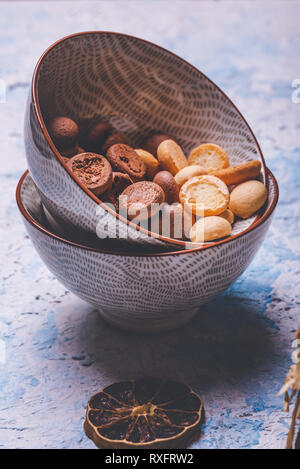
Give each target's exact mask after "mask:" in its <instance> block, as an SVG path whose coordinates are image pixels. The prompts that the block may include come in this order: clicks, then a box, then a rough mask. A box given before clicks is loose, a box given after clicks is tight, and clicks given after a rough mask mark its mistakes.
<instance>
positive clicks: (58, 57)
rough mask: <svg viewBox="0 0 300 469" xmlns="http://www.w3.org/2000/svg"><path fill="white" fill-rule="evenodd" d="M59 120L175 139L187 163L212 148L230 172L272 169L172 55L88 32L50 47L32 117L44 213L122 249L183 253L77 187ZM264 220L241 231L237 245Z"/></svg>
mask: <svg viewBox="0 0 300 469" xmlns="http://www.w3.org/2000/svg"><path fill="white" fill-rule="evenodd" d="M55 115H67V116H69V117H71V118H73V119H74V120H75V121H77V122H78V123H79V125H81V124H83V125H84V123H86V122H87V121H93V120H97V119H103V120H106V121H109V122H110V123H111V124H112V126H113V127H114V128H115V129H116V130H118V131H121V132H124V133H125V134H126V135H127V136H128V138H129V140H130V142H131V144H132V146H133V147H135V148H137V147H140V145H141V142H142V140H143V138H145V136H147V135H149V134H150V133H151V132H153V131H154V130H157V131H160V132H164V133H166V134H169V135H173V136H174V137H176V139H177V140H178V142H179V143H180V144H181V146H182V147H183V149H184V151H185V153H186V154H188V153H189V151H190V150H191V149H192V148H193V147H194V146H196V145H199V144H200V143H203V142H214V143H217V144H219V145H221V146H222V147H224V148H225V150H226V151H227V152H228V154H229V155H230V163H231V165H233V164H238V163H241V162H245V161H248V160H252V159H260V160H261V162H262V174H261V178H262V180H265V163H264V160H263V156H262V153H261V150H260V148H259V145H258V143H257V141H256V139H255V137H254V135H253V132H252V131H251V129H250V128H249V126H248V124H247V123H246V121H245V119H244V118H243V116H242V115H241V114H240V112H239V111H238V109H237V108H236V107H235V106H234V104H233V103H232V102H231V101H230V100H229V99H228V98H227V96H225V94H224V93H223V92H222V91H221V90H220V89H219V88H218V87H217V86H216V85H215V84H214V83H213V82H212V81H211V80H209V79H208V78H207V77H206V76H205V75H203V74H202V73H201V72H199V71H198V70H197V69H196V68H195V67H193V66H192V65H190V64H188V63H187V62H186V61H184V60H183V59H181V58H180V57H178V56H176V55H174V54H173V53H171V52H169V51H167V50H165V49H163V48H161V47H159V46H156V45H154V44H151V43H149V42H147V41H144V40H142V39H137V38H135V37H131V36H127V35H125V34H118V33H109V32H99V31H98V32H87V33H78V34H75V35H72V36H68V37H67V38H64V39H62V40H60V41H58V42H56V43H55V44H54V45H52V46H51V47H50V48H49V49H48V50H47V51H46V52H45V53H44V54H43V56H42V57H41V58H40V60H39V62H38V64H37V67H36V69H35V72H34V76H33V81H32V88H31V92H30V95H29V99H28V105H27V111H26V118H25V146H26V154H27V159H28V165H29V169H30V172H31V175H32V177H33V180H34V181H35V183H36V185H37V187H38V190H39V193H40V196H41V199H42V201H43V204H44V205H45V206H46V207H47V209H48V211H49V212H50V213H51V214H52V215H53V216H54V218H56V219H57V220H61V221H63V222H65V223H67V224H68V225H69V226H72V227H75V228H76V229H79V230H81V231H85V232H91V233H95V232H96V226H97V232H98V234H100V236H109V237H115V232H116V226H117V227H118V230H119V237H120V242H122V243H123V244H124V243H125V244H127V245H128V243H129V244H131V245H132V243H134V244H136V243H139V244H140V245H142V246H144V247H147V246H153V245H154V246H156V248H159V249H161V250H163V249H169V246H170V244H173V246H177V248H179V249H182V247H183V246H184V243H183V242H182V241H179V240H177V241H176V240H174V239H170V238H167V237H163V236H159V235H157V234H154V233H150V232H149V231H147V230H145V229H143V228H140V227H138V226H137V225H135V224H133V223H132V222H129V221H127V220H125V219H124V218H122V217H120V216H119V215H117V214H116V213H115V212H114V211H113V210H112V209H110V208H109V207H107V205H105V204H104V203H102V202H100V201H99V200H98V198H97V197H96V196H95V195H93V194H92V193H91V192H89V191H88V190H87V189H85V188H84V187H83V186H82V185H81V184H80V183H79V181H78V180H75V179H74V178H73V176H72V174H71V173H70V171H69V170H68V169H67V168H66V167H65V166H63V164H62V159H61V157H60V154H59V152H58V150H57V149H56V147H55V146H54V144H53V142H52V140H51V139H50V137H49V134H48V132H47V129H46V123H47V122H48V121H49V119H51V118H52V117H53V116H55ZM256 221H257V219H255V218H252V219H250V220H248V221H247V222H246V223H243V224H242V225H241V226H238V227H235V231H234V233H233V236H236V235H237V236H239V235H240V234H241V233H242V232H243V231H244V230H245V229H247V228H248V227H249V226H250V225H252V224H253V223H254V224H255V223H256Z"/></svg>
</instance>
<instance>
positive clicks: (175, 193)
mask: <svg viewBox="0 0 300 469" xmlns="http://www.w3.org/2000/svg"><path fill="white" fill-rule="evenodd" d="M153 182H155V183H156V184H158V185H159V186H160V187H161V188H162V189H163V191H164V193H165V197H166V202H167V203H168V204H173V203H175V202H179V188H178V185H177V182H176V181H175V179H174V176H172V174H171V173H170V172H169V171H159V173H157V174H156V176H155V177H154V179H153Z"/></svg>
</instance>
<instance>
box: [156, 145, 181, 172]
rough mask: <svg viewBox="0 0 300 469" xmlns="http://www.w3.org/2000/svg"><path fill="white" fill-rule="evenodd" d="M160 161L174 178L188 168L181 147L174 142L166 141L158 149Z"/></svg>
mask: <svg viewBox="0 0 300 469" xmlns="http://www.w3.org/2000/svg"><path fill="white" fill-rule="evenodd" d="M157 157H158V161H159V163H160V165H161V167H162V169H165V170H166V171H169V172H170V173H171V174H172V175H173V176H175V174H177V173H178V171H180V170H181V169H182V168H184V167H185V166H187V160H186V157H185V156H184V153H183V151H182V149H181V148H180V146H179V145H178V144H177V143H176V142H174V140H164V141H163V142H162V143H161V144H160V145H159V147H158V149H157Z"/></svg>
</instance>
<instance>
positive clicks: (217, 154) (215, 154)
mask: <svg viewBox="0 0 300 469" xmlns="http://www.w3.org/2000/svg"><path fill="white" fill-rule="evenodd" d="M188 164H189V165H195V164H196V165H201V166H203V167H204V168H205V170H206V171H207V172H208V173H212V172H215V171H219V170H220V169H225V168H228V166H229V159H228V155H227V153H226V151H225V150H224V149H223V148H222V147H220V146H219V145H216V144H215V143H204V144H203V145H199V147H196V148H194V149H193V150H192V151H191V153H190V155H189V158H188Z"/></svg>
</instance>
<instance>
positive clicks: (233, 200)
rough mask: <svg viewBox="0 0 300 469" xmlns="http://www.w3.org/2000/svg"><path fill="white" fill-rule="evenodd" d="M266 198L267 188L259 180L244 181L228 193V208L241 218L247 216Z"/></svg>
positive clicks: (261, 204) (258, 207) (260, 205)
mask: <svg viewBox="0 0 300 469" xmlns="http://www.w3.org/2000/svg"><path fill="white" fill-rule="evenodd" d="M266 200H267V189H266V187H265V186H264V184H263V183H262V182H260V181H256V180H253V181H245V182H242V184H239V185H238V186H236V187H235V188H234V189H233V191H232V192H231V194H230V201H229V208H230V210H232V212H233V213H234V214H235V215H237V216H238V217H241V218H249V217H251V215H253V213H255V212H257V210H259V209H260V208H261V207H262V206H263V205H264V203H265V201H266Z"/></svg>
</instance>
